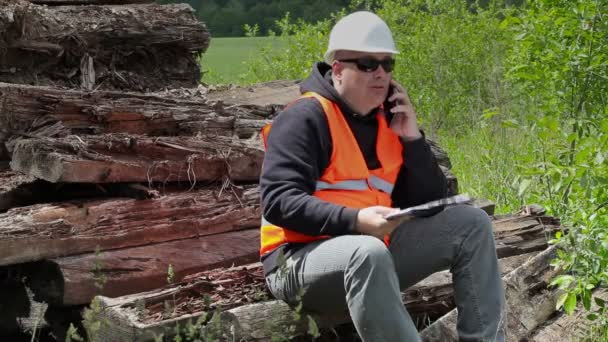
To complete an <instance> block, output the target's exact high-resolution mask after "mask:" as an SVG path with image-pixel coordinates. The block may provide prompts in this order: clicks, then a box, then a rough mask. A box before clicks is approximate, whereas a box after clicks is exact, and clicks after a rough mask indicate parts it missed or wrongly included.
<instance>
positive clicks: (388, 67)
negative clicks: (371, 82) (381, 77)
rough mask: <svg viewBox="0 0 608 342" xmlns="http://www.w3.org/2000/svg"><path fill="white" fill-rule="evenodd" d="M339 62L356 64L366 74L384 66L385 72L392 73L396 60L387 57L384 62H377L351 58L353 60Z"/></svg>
mask: <svg viewBox="0 0 608 342" xmlns="http://www.w3.org/2000/svg"><path fill="white" fill-rule="evenodd" d="M338 62H343V63H355V64H356V65H357V69H359V70H361V71H364V72H373V71H376V69H378V67H379V66H380V65H382V69H384V71H385V72H391V71H393V69H394V68H395V60H394V59H392V58H390V57H387V58H384V59H382V60H377V59H374V58H371V57H361V58H351V59H339V60H338Z"/></svg>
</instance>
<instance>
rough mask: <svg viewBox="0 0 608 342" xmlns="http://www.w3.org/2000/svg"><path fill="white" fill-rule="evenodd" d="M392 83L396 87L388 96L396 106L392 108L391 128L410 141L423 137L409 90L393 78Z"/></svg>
mask: <svg viewBox="0 0 608 342" xmlns="http://www.w3.org/2000/svg"><path fill="white" fill-rule="evenodd" d="M391 85H392V86H393V87H394V89H395V91H394V92H393V94H392V95H391V96H390V97H389V98H388V101H390V102H395V106H394V107H393V108H391V113H393V114H394V116H393V120H392V121H391V129H392V130H393V131H394V132H395V133H397V135H399V136H400V137H402V138H403V139H405V140H408V141H409V140H416V139H418V138H420V137H422V134H420V129H419V128H418V122H417V121H416V111H415V110H414V106H413V105H412V102H411V101H410V98H409V96H408V95H407V91H406V90H405V88H403V86H401V85H400V84H399V83H397V82H396V81H395V80H391Z"/></svg>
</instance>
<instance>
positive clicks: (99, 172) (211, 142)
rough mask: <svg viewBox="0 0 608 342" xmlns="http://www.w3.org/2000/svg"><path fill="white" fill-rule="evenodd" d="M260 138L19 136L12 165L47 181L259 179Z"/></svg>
mask: <svg viewBox="0 0 608 342" xmlns="http://www.w3.org/2000/svg"><path fill="white" fill-rule="evenodd" d="M263 157H264V150H263V147H262V146H261V141H260V139H255V140H246V139H238V138H236V137H235V138H232V137H221V136H217V137H211V136H200V137H164V138H151V137H146V136H134V135H126V134H107V135H99V136H81V137H79V136H69V137H67V138H61V139H53V138H36V139H20V140H18V141H17V143H16V144H15V147H14V151H13V159H12V161H11V168H12V169H13V170H16V171H21V172H24V173H27V174H30V175H33V176H35V177H37V178H41V179H44V180H47V181H49V182H78V183H114V182H148V183H153V182H161V183H166V182H191V183H193V184H194V183H196V182H201V181H218V180H222V179H224V178H225V177H228V178H230V179H231V180H233V181H257V180H258V179H259V175H260V169H261V165H262V159H263Z"/></svg>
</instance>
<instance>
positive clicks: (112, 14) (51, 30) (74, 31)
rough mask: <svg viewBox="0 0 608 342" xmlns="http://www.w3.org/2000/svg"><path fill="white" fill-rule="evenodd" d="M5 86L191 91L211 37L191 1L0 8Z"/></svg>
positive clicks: (1, 69) (20, 4) (0, 60)
mask: <svg viewBox="0 0 608 342" xmlns="http://www.w3.org/2000/svg"><path fill="white" fill-rule="evenodd" d="M0 28H2V29H3V30H2V31H0V32H2V33H1V34H0V48H1V49H2V51H3V52H2V54H1V55H0V81H3V82H10V83H24V84H36V85H60V86H67V87H72V88H83V89H87V90H93V89H99V88H101V89H131V90H137V91H146V90H157V89H164V88H165V87H168V86H169V87H194V86H196V85H197V84H198V82H199V80H200V69H199V64H198V62H197V57H198V55H199V54H201V53H203V52H205V50H206V49H207V47H208V45H209V32H208V31H207V28H206V27H205V25H204V24H203V23H200V22H199V21H198V20H197V18H196V16H195V14H194V11H193V9H192V8H191V7H190V6H189V5H186V4H173V5H156V4H141V5H108V6H96V5H91V6H57V7H47V6H40V5H35V4H31V3H28V2H16V3H13V4H11V5H8V6H4V7H3V8H2V9H0Z"/></svg>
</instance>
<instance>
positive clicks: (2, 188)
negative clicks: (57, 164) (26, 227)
mask: <svg viewBox="0 0 608 342" xmlns="http://www.w3.org/2000/svg"><path fill="white" fill-rule="evenodd" d="M35 183H36V179H35V178H34V177H32V176H28V175H25V174H23V173H21V172H15V171H8V170H0V212H3V211H6V210H8V209H10V208H13V207H16V206H20V205H28V204H31V203H32V201H33V198H34V197H35V196H34V192H33V190H34V189H35ZM0 215H1V214H0ZM0 264H1V263H0Z"/></svg>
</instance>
